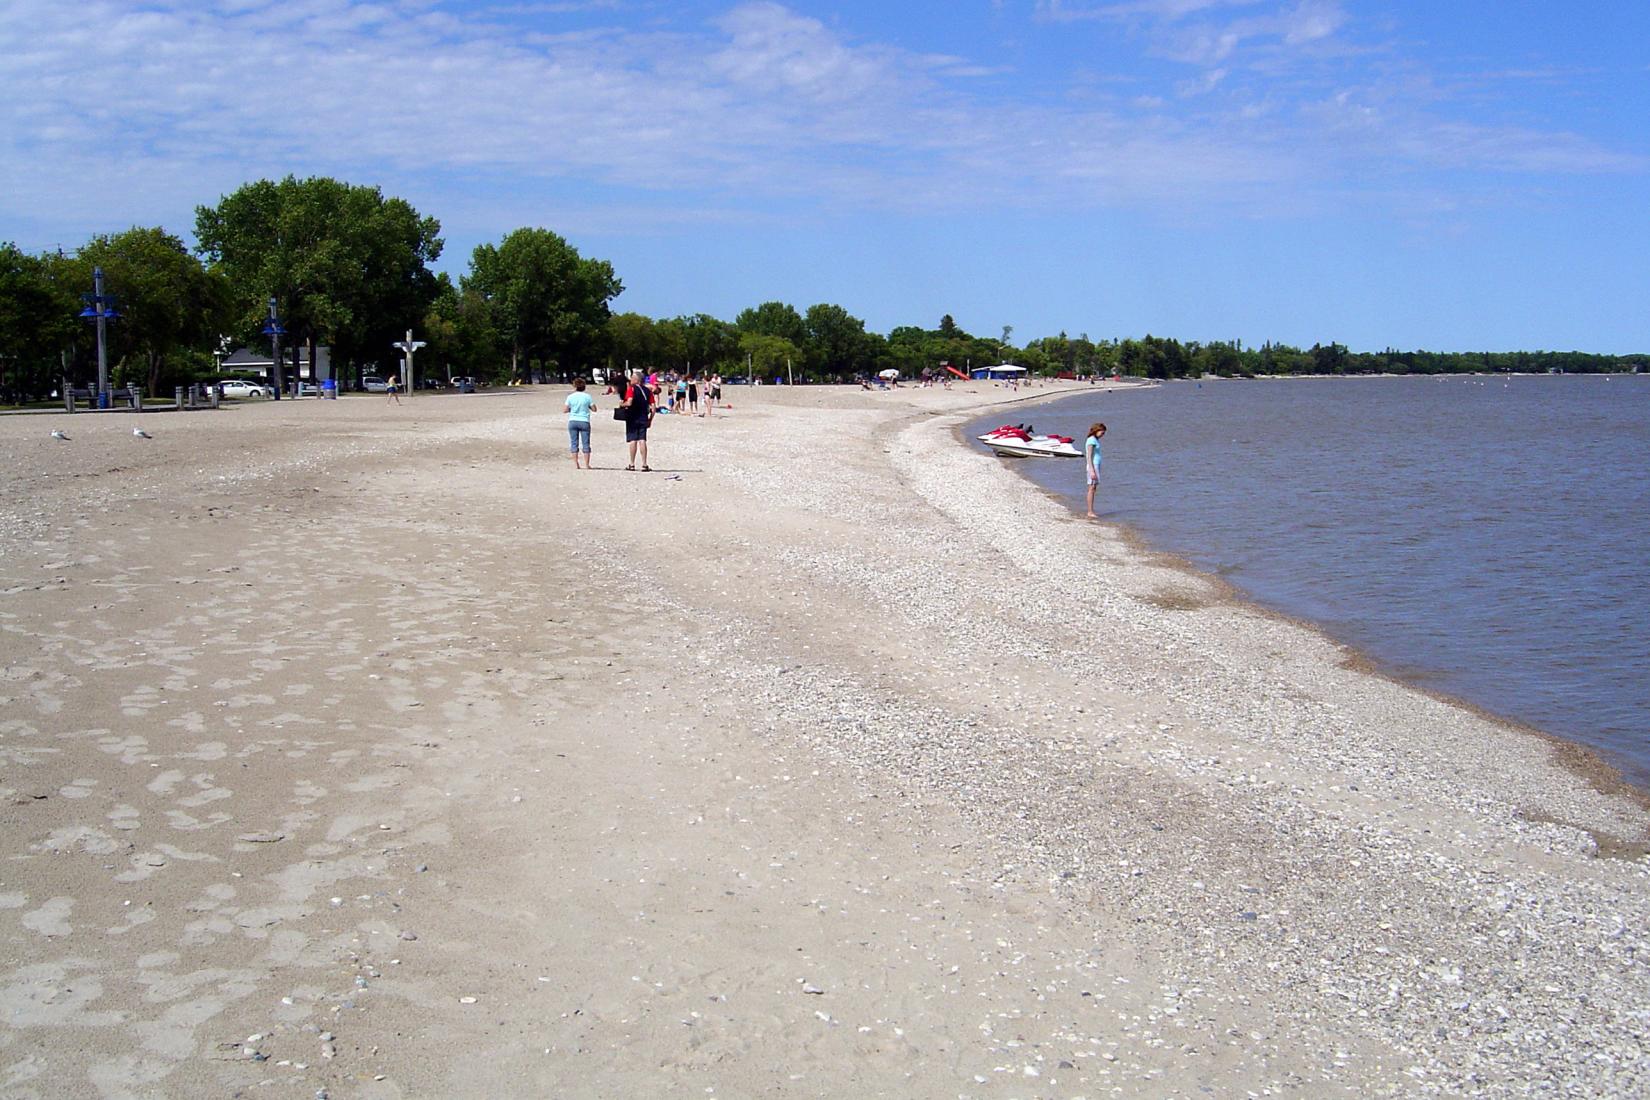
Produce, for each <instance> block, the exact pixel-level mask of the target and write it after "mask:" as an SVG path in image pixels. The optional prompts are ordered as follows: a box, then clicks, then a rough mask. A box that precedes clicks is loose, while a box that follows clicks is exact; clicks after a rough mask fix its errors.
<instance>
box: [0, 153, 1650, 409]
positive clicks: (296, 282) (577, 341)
mask: <svg viewBox="0 0 1650 1100" xmlns="http://www.w3.org/2000/svg"><path fill="white" fill-rule="evenodd" d="M194 230H195V241H196V244H195V246H194V247H193V248H190V247H189V246H188V245H186V244H185V243H184V242H183V241H182V240H181V239H180V238H178V237H177V236H175V235H173V234H171V233H168V232H167V231H166V230H164V229H162V228H159V227H136V228H132V229H129V230H126V231H125V232H122V233H113V234H103V235H99V236H95V237H93V238H91V239H90V240H89V241H87V242H86V243H85V244H84V245H82V246H81V247H80V248H78V249H76V250H75V251H74V252H73V253H71V254H64V253H62V252H49V253H42V254H39V255H31V254H29V253H26V252H24V251H22V250H20V249H18V248H17V247H16V246H15V245H14V244H7V243H3V242H0V397H3V398H4V399H6V400H9V401H13V402H15V401H21V400H28V399H37V398H40V397H43V396H45V395H46V394H48V393H50V392H51V391H53V390H55V389H56V388H57V387H58V385H59V384H60V382H61V380H63V379H68V380H70V381H71V382H73V383H76V384H80V383H83V382H84V381H86V380H87V379H88V378H90V377H92V376H94V374H95V362H96V358H95V357H96V346H95V338H94V336H93V334H92V329H91V326H90V325H88V324H87V323H86V322H85V320H83V319H82V317H81V316H80V314H81V310H82V307H83V301H82V299H83V296H84V295H85V294H87V293H89V292H90V290H91V288H92V272H93V270H94V269H97V268H101V269H102V270H103V273H104V282H105V290H106V292H107V293H111V294H113V295H114V296H115V299H116V308H117V309H118V311H119V313H120V318H119V320H118V322H116V323H115V324H113V325H112V326H110V327H109V334H108V340H109V361H110V363H111V364H113V370H112V376H113V379H114V381H115V383H116V384H117V385H123V384H127V383H136V384H138V385H141V386H143V387H144V388H145V389H146V390H147V391H148V392H151V393H154V392H164V391H165V390H166V389H167V388H169V387H171V386H174V385H181V384H188V383H190V382H195V381H203V380H209V379H212V378H214V377H216V376H217V374H218V370H219V368H218V359H217V356H218V355H219V354H221V353H222V352H224V351H227V350H229V349H230V347H232V346H248V347H253V348H267V347H268V346H269V343H268V336H267V335H266V334H265V332H264V329H265V326H266V323H267V320H268V312H269V302H270V300H271V299H274V301H275V308H276V310H277V311H278V314H279V317H280V321H281V324H282V326H283V328H284V330H285V334H286V335H285V337H284V339H283V344H284V345H285V347H286V349H288V350H287V352H286V353H285V354H283V361H284V360H285V359H286V355H287V354H290V355H291V356H293V359H292V362H293V364H296V361H297V360H296V356H297V354H298V352H299V349H300V348H307V350H308V353H309V356H310V359H309V361H310V362H314V355H315V349H316V348H317V347H318V346H320V345H323V344H324V345H327V346H329V347H330V348H331V356H332V363H333V366H334V371H335V374H336V375H337V376H339V377H341V378H343V379H345V380H346V382H347V381H350V380H353V381H356V382H358V381H359V379H360V377H361V376H362V375H363V374H365V373H371V372H374V371H378V370H380V369H383V365H385V364H390V365H392V366H391V369H393V364H394V363H395V362H396V361H398V355H397V353H396V352H394V351H393V350H392V348H391V345H392V344H393V342H394V341H395V340H397V339H398V338H399V337H400V336H401V335H402V334H403V333H404V332H405V330H406V329H408V328H412V329H414V330H415V332H416V334H417V335H418V336H419V337H421V338H422V339H424V340H425V341H426V344H427V347H426V349H425V351H424V352H423V353H422V354H421V356H420V360H419V362H420V364H421V365H423V364H431V365H433V369H435V370H437V371H441V372H444V373H446V374H447V375H448V376H452V375H457V374H466V375H472V376H474V377H476V378H479V379H484V380H487V381H492V382H502V381H507V380H511V379H519V380H530V379H534V378H557V379H561V378H566V377H569V376H571V375H573V374H578V373H590V372H592V371H593V370H594V369H596V368H601V367H605V368H608V369H612V368H615V367H620V366H622V365H625V364H629V365H631V366H633V367H640V368H644V369H648V370H666V371H692V370H715V371H718V372H720V373H723V374H729V375H742V374H745V373H747V372H748V373H750V374H754V375H757V376H761V377H770V378H771V377H782V378H795V379H796V380H797V381H807V382H823V381H838V382H841V381H849V380H852V379H854V378H863V377H867V376H871V375H874V374H876V373H879V372H881V371H885V370H889V369H893V370H897V371H899V372H900V373H901V374H902V375H905V376H907V377H914V376H917V375H919V374H921V373H923V372H924V371H929V372H933V371H937V370H939V369H940V367H941V365H942V364H949V365H951V366H953V367H955V368H957V369H959V370H961V369H966V367H968V366H974V367H979V366H985V365H990V364H993V363H997V362H1001V361H1005V360H1006V361H1010V362H1014V363H1017V364H1019V365H1021V366H1024V367H1026V368H1027V369H1028V370H1030V371H1031V372H1033V373H1035V374H1039V375H1045V376H1058V375H1067V376H1093V375H1112V374H1119V375H1131V376H1138V377H1148V378H1162V379H1170V378H1186V377H1199V376H1202V375H1206V374H1207V375H1219V376H1225V377H1249V376H1256V375H1304V374H1314V375H1325V374H1327V375H1346V374H1376V373H1396V374H1411V373H1420V374H1449V373H1470V372H1482V371H1519V372H1532V373H1533V372H1544V371H1555V370H1556V371H1565V372H1575V373H1591V372H1602V371H1631V370H1644V369H1646V368H1647V367H1650V356H1646V355H1625V356H1610V355H1595V354H1589V353H1585V352H1575V351H1571V352H1552V351H1534V352H1487V351H1486V352H1429V351H1398V350H1395V349H1392V348H1387V349H1384V350H1383V351H1380V352H1353V351H1350V350H1349V349H1347V348H1346V347H1345V346H1344V345H1341V344H1338V343H1333V342H1332V343H1329V344H1314V345H1313V346H1312V347H1310V348H1298V347H1293V346H1290V345H1286V344H1274V343H1266V344H1263V345H1261V346H1260V347H1252V346H1251V347H1245V346H1244V345H1243V343H1242V341H1231V342H1225V341H1214V342H1209V343H1200V342H1181V341H1179V340H1175V339H1171V338H1164V337H1157V336H1150V335H1148V336H1145V337H1143V338H1139V339H1135V338H1128V339H1113V340H1098V341H1096V340H1091V339H1089V337H1088V335H1087V334H1082V335H1079V336H1076V337H1070V336H1068V335H1066V334H1065V333H1064V332H1062V333H1060V334H1059V335H1057V336H1043V337H1037V338H1035V339H1031V340H1028V341H1026V342H1024V343H1023V344H1015V343H1014V342H1013V329H1012V327H1010V326H1007V325H1005V326H1003V328H1002V331H1001V333H1000V334H999V335H998V336H995V337H992V336H976V335H972V334H970V333H968V332H965V331H963V329H962V328H961V327H959V326H958V325H957V323H956V322H955V321H954V320H953V319H952V318H951V317H950V316H949V315H948V316H945V317H942V318H941V319H940V321H939V324H938V325H937V326H936V327H934V328H931V329H930V328H922V327H919V326H914V325H905V326H900V327H897V328H895V329H893V330H892V331H891V332H889V333H888V334H887V335H886V336H884V335H882V334H880V333H876V332H870V331H867V329H866V327H865V322H864V321H862V320H861V319H859V318H857V317H855V316H853V315H852V314H851V313H849V312H848V311H847V310H846V309H844V308H843V307H842V306H840V305H834V304H830V303H818V304H815V305H812V306H808V307H807V308H806V309H802V310H799V309H797V308H796V307H794V306H792V305H790V304H788V303H785V302H779V301H770V302H763V303H761V304H759V305H755V306H752V307H751V308H749V309H746V310H744V311H742V312H741V313H739V315H738V316H736V317H735V318H734V319H733V320H732V321H726V320H722V319H720V318H717V317H713V316H711V315H709V314H704V313H696V314H688V315H682V316H678V317H668V318H651V317H647V316H645V315H643V314H639V313H633V312H626V313H613V312H612V311H611V309H610V303H611V302H612V301H613V299H614V298H616V297H618V295H619V294H620V293H621V292H622V291H623V289H624V285H623V283H622V282H621V281H620V280H619V278H618V276H617V275H616V274H615V273H614V270H613V267H612V265H611V264H610V263H608V262H607V261H605V260H599V259H593V258H587V257H584V256H581V255H580V254H579V252H578V250H577V249H575V248H574V247H573V246H572V245H570V244H569V243H568V242H567V241H566V240H564V239H563V238H562V237H560V236H559V235H557V234H556V233H553V232H551V231H550V230H547V229H540V228H521V229H517V230H515V231H513V232H511V233H508V234H506V235H505V236H504V237H503V238H502V239H501V240H500V241H499V242H498V243H496V244H483V245H481V246H479V247H477V248H476V249H475V250H474V252H473V253H472V254H471V256H470V262H469V266H468V270H467V271H466V272H465V273H464V274H462V275H461V276H460V277H459V278H458V279H457V280H456V281H455V280H453V279H452V278H451V277H450V276H448V275H447V274H445V273H437V272H434V271H432V270H431V266H430V265H431V264H433V263H435V261H436V260H438V259H439V258H440V256H441V252H442V245H443V242H442V239H441V236H440V232H441V225H440V223H439V222H438V221H437V220H436V219H435V218H432V217H428V216H425V215H422V214H420V213H419V212H418V211H417V210H415V209H414V208H413V207H412V205H411V204H410V203H408V202H406V201H405V200H403V199H399V198H395V197H391V196H386V195H384V194H383V193H382V192H381V191H380V190H379V189H378V188H376V187H368V186H359V185H351V184H348V183H344V182H341V181H339V180H335V179H330V178H327V177H311V178H308V179H298V178H296V177H293V176H288V177H287V178H285V179H283V180H280V181H272V180H258V181H255V182H252V183H248V184H245V185H244V186H242V187H241V188H239V189H238V190H236V191H235V192H233V193H232V194H229V195H226V196H223V197H222V198H221V199H220V200H219V201H218V202H217V203H216V204H215V205H212V206H201V207H198V208H197V210H196V217H195V226H194ZM425 369H426V370H428V369H431V368H428V367H427V368H425ZM280 370H281V368H280V367H279V366H278V367H277V372H279V371H280Z"/></svg>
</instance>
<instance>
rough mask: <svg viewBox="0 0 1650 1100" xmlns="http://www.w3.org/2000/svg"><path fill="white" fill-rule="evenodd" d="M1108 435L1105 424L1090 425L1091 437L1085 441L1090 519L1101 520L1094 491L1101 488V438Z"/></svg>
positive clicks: (1084, 464) (1084, 455)
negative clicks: (1095, 511) (1095, 510)
mask: <svg viewBox="0 0 1650 1100" xmlns="http://www.w3.org/2000/svg"><path fill="white" fill-rule="evenodd" d="M1105 434H1106V426H1105V425H1104V424H1090V425H1089V437H1088V438H1087V439H1085V440H1083V468H1084V469H1086V470H1087V471H1088V474H1089V514H1088V518H1089V519H1099V518H1100V517H1099V516H1097V515H1095V514H1094V490H1095V489H1097V488H1099V486H1100V437H1101V436H1103V435H1105Z"/></svg>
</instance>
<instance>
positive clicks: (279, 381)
mask: <svg viewBox="0 0 1650 1100" xmlns="http://www.w3.org/2000/svg"><path fill="white" fill-rule="evenodd" d="M285 331H286V329H285V328H283V327H282V326H281V319H280V318H279V317H277V316H276V315H275V298H274V296H273V295H272V296H271V297H270V299H269V320H268V321H267V322H265V324H264V327H263V333H264V335H265V336H267V337H269V368H270V373H272V374H274V376H275V400H277V401H279V400H280V399H281V391H282V390H283V389H285V388H286V374H285V372H284V371H282V370H281V333H283V332H285ZM293 396H294V397H296V396H297V394H296V393H294V394H293Z"/></svg>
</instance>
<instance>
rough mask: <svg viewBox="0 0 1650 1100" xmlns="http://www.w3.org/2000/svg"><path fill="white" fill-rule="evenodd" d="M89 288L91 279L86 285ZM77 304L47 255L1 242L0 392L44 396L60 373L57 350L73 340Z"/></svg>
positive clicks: (20, 397) (11, 395) (6, 396)
mask: <svg viewBox="0 0 1650 1100" xmlns="http://www.w3.org/2000/svg"><path fill="white" fill-rule="evenodd" d="M87 289H88V290H89V289H91V288H90V284H88V285H87ZM79 306H80V303H79V301H78V299H76V298H74V297H73V296H72V294H71V292H70V291H69V289H68V286H67V285H66V284H65V283H64V282H62V281H61V280H59V279H57V278H54V272H53V270H52V268H51V265H50V263H49V262H48V261H47V260H44V259H41V258H38V257H35V256H31V255H29V254H28V253H26V252H24V251H22V250H21V249H19V248H18V247H17V246H16V245H15V244H10V243H5V242H0V395H3V396H4V399H6V400H9V401H23V400H27V399H30V398H34V397H40V396H43V395H44V394H46V393H49V392H50V391H51V389H52V386H53V382H54V380H55V379H56V378H57V377H58V375H59V374H60V373H61V372H62V363H61V360H60V359H59V353H60V352H61V351H62V350H63V349H64V348H65V347H67V346H68V345H69V344H70V342H71V341H72V340H73V338H74V335H75V332H76V330H77V328H78V326H79V325H80V323H81V322H80V321H79V320H78V319H77V318H76V317H75V314H76V313H77V312H78V310H79Z"/></svg>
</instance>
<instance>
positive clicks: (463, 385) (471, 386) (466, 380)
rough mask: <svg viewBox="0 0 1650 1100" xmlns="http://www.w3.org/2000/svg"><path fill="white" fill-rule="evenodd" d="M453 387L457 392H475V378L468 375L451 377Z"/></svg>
mask: <svg viewBox="0 0 1650 1100" xmlns="http://www.w3.org/2000/svg"><path fill="white" fill-rule="evenodd" d="M453 389H455V390H457V391H458V392H459V393H474V392H476V380H475V379H474V378H471V377H470V376H469V375H465V376H463V377H461V378H455V379H453Z"/></svg>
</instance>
